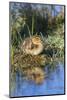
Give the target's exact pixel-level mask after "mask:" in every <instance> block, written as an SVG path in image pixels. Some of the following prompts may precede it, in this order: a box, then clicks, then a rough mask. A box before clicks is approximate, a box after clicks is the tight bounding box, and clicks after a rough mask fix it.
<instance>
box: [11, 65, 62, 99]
mask: <svg viewBox="0 0 67 100" xmlns="http://www.w3.org/2000/svg"><path fill="white" fill-rule="evenodd" d="M47 74H48V77H47V78H46V79H44V82H43V83H42V84H40V85H37V84H35V83H34V82H32V81H27V80H24V79H22V78H21V77H20V76H19V75H17V77H16V87H15V89H14V90H13V91H12V93H11V97H15V96H33V95H51V94H64V65H63V64H61V63H59V64H58V65H57V66H56V69H55V70H54V71H52V72H51V73H49V71H47Z"/></svg>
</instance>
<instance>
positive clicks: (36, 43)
mask: <svg viewBox="0 0 67 100" xmlns="http://www.w3.org/2000/svg"><path fill="white" fill-rule="evenodd" d="M43 48H44V47H43V42H42V40H41V38H40V37H39V36H32V37H30V38H26V39H25V40H24V42H23V44H22V46H21V49H22V50H23V52H24V53H25V54H31V55H38V54H40V53H41V52H42V51H43Z"/></svg>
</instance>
